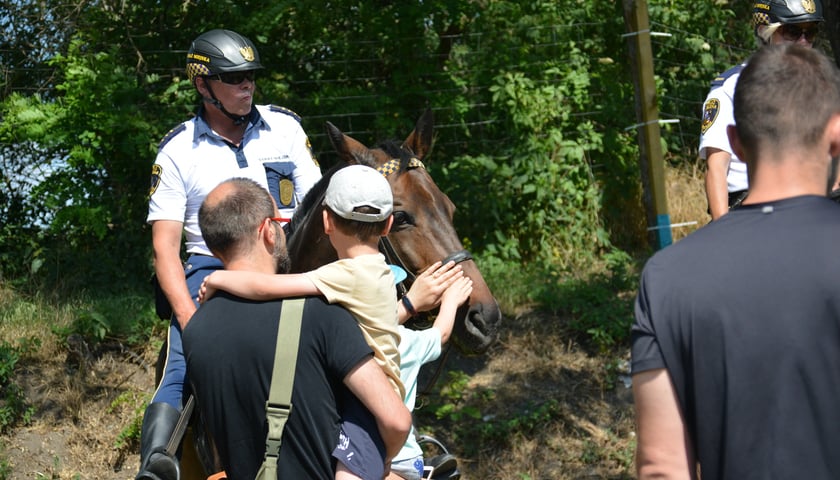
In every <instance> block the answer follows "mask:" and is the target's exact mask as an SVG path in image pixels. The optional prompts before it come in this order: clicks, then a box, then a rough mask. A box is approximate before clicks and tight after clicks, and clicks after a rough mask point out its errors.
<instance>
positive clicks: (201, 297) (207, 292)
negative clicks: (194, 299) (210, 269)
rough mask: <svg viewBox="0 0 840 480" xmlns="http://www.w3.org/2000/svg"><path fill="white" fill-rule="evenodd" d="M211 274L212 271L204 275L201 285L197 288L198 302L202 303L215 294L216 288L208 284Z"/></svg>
mask: <svg viewBox="0 0 840 480" xmlns="http://www.w3.org/2000/svg"><path fill="white" fill-rule="evenodd" d="M214 273H215V272H214ZM212 276H213V273H211V274H210V275H207V276H206V277H204V281H203V282H201V287H200V288H199V289H198V303H204V302H206V301H207V300H210V297H212V296H213V295H215V294H216V289H215V288H213V287H211V286H210V284H209V281H210V277H212Z"/></svg>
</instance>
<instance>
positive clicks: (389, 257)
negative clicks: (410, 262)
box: [376, 157, 473, 297]
mask: <svg viewBox="0 0 840 480" xmlns="http://www.w3.org/2000/svg"><path fill="white" fill-rule="evenodd" d="M413 168H422V169H423V170H425V169H426V166H425V165H423V162H421V161H420V159H419V158H417V157H411V159H410V160H409V161H408V164H407V165H406V170H411V169H413ZM376 171H377V172H379V173H381V174H382V176H383V177H385V178H386V179H387V178H388V177H389V176H390V175H391V174H392V173H396V172H399V171H400V160H399V159H398V158H392V159H391V160H388V161H387V162H385V163H383V164H382V165H380V166H378V167H377V168H376ZM379 251H380V252H382V254H383V255H384V256H385V261H386V262H387V263H388V264H389V265H396V266H398V267H400V268H402V269H403V270H404V271H405V273H406V279H405V280H404V281H402V282H400V283H399V284H398V285H397V291H398V292H399V295H400V297H402V296H403V295H405V294H406V293H407V292H408V289H409V288H410V286H411V285H413V284H414V280H416V279H417V275H416V274H415V273H414V272H412V271H411V270H409V269H408V268H406V265H405V262H403V260H402V258H400V255H399V254H398V253H397V251H396V249H394V245H393V244H392V243H391V240H390V239H388V237H381V238H380V239H379ZM472 259H473V257H472V254H471V253H470V252H469V251H468V250H459V251H457V252H454V253H451V254H449V255H447V256H446V257H445V258H444V259H443V260H441V265H446V264H447V263H449V262H455V263H461V262H465V261H467V260H472ZM406 283H407V284H408V286H406Z"/></svg>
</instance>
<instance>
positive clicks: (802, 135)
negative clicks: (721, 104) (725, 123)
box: [632, 2, 840, 480]
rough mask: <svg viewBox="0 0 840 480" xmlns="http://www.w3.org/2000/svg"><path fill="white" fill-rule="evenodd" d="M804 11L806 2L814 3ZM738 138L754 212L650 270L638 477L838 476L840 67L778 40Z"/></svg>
mask: <svg viewBox="0 0 840 480" xmlns="http://www.w3.org/2000/svg"><path fill="white" fill-rule="evenodd" d="M803 5H805V2H803ZM734 111H735V125H734V126H733V125H730V126H729V139H730V142H731V144H732V146H733V148H734V149H735V151H736V153H737V154H738V156H739V158H742V159H744V160H745V161H746V162H747V165H748V169H749V172H750V191H749V194H748V196H747V197H746V199H745V200H744V202H743V205H742V206H741V207H739V208H738V209H736V210H732V211H731V212H729V213H728V214H726V215H724V216H723V217H721V218H720V219H718V220H716V221H714V222H712V223H710V224H709V225H707V226H705V227H703V228H701V229H700V230H698V231H697V232H695V233H693V234H692V235H689V236H688V237H686V238H685V239H683V240H681V241H680V242H678V243H676V244H674V245H672V246H670V247H668V248H665V249H664V250H662V251H660V252H658V253H657V254H656V255H654V256H653V257H652V258H651V259H650V260H649V261H648V263H647V264H646V265H645V268H644V271H643V273H642V278H641V283H640V288H639V294H638V297H637V299H636V310H635V313H636V321H635V323H634V324H633V329H632V343H633V347H632V371H633V396H634V400H635V408H636V423H637V432H636V433H637V439H638V441H637V452H636V468H637V472H638V476H639V478H640V479H643V480H644V479H648V478H686V479H694V478H698V476H699V475H698V472H699V471H700V472H702V478H703V480H710V479H712V480H714V479H738V480H744V479H768V478H778V479H794V478H796V479H800V478H802V479H805V478H807V479H809V480H823V479H825V480H828V479H837V478H840V455H838V452H840V408H838V404H840V382H838V381H837V375H838V372H840V282H838V278H839V277H838V275H840V254H838V240H837V239H838V238H840V205H837V204H836V203H834V202H832V201H831V200H829V199H828V198H826V194H827V193H828V188H829V187H830V186H831V185H832V184H833V182H834V179H835V177H836V175H835V172H836V168H837V158H838V157H840V72H838V70H837V68H836V66H834V65H833V64H832V62H831V61H830V60H828V59H827V58H826V57H825V56H824V55H822V54H821V53H820V52H819V51H816V50H813V49H807V48H803V47H801V46H796V45H785V46H766V47H763V48H762V49H761V50H760V51H758V52H757V53H756V54H755V55H754V56H753V57H752V58H751V59H750V61H749V63H748V65H747V66H746V67H745V68H744V70H743V72H742V73H741V76H740V78H739V80H738V88H737V89H736V91H735V103H734Z"/></svg>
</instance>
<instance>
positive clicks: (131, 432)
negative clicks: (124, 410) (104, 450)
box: [108, 392, 148, 450]
mask: <svg viewBox="0 0 840 480" xmlns="http://www.w3.org/2000/svg"><path fill="white" fill-rule="evenodd" d="M137 397H138V396H137V394H136V393H132V392H123V393H121V394H120V395H119V396H117V398H115V399H114V401H113V402H111V405H110V406H109V407H108V413H114V412H115V411H116V410H117V409H119V408H121V407H122V406H124V405H129V406H132V405H133V412H134V415H133V416H132V419H131V422H129V424H128V425H126V426H125V427H124V428H123V429H122V430H121V431H120V433H119V434H118V435H117V439H116V440H115V441H114V448H116V449H118V450H120V449H123V448H127V447H128V446H129V445H136V444H138V443H139V442H140V431H141V429H142V426H143V412H144V411H145V409H146V405H147V401H148V399H147V398H143V399H140V401H138V398H137Z"/></svg>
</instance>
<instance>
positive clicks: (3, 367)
mask: <svg viewBox="0 0 840 480" xmlns="http://www.w3.org/2000/svg"><path fill="white" fill-rule="evenodd" d="M40 345H41V343H40V341H39V340H38V339H35V338H22V339H19V340H18V343H17V345H13V344H11V343H9V342H6V341H3V342H0V433H4V432H6V431H7V430H8V429H10V428H12V427H14V426H15V425H17V424H18V423H19V422H22V423H24V424H27V423H29V422H30V421H31V419H32V415H33V414H34V413H35V411H34V408H33V407H29V406H27V405H26V398H25V396H24V394H23V391H22V390H21V388H20V386H18V385H17V384H16V383H15V382H14V378H13V377H14V373H15V367H16V366H17V363H18V361H19V360H20V358H21V357H22V356H24V355H26V354H28V353H31V352H32V351H34V350H35V349H37V348H38V347H40Z"/></svg>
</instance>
